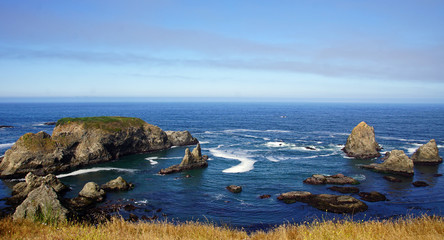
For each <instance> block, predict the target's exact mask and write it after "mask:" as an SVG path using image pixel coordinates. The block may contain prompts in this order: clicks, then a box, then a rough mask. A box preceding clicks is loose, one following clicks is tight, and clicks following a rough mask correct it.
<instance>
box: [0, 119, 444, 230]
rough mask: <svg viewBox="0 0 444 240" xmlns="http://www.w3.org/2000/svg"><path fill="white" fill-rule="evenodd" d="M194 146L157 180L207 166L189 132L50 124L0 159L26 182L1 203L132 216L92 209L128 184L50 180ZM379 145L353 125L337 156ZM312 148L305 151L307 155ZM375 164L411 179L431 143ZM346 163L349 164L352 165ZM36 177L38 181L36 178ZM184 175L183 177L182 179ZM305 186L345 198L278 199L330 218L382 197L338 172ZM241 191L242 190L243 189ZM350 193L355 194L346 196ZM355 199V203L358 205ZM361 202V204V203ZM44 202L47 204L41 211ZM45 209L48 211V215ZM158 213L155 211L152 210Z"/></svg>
mask: <svg viewBox="0 0 444 240" xmlns="http://www.w3.org/2000/svg"><path fill="white" fill-rule="evenodd" d="M194 144H197V145H196V147H195V149H194V150H193V151H192V152H191V151H190V150H189V149H188V148H187V149H186V150H185V155H184V157H183V159H182V162H181V163H180V164H178V165H173V166H171V167H168V168H166V169H161V170H160V171H159V174H162V175H166V174H173V173H178V172H182V171H187V170H190V169H196V168H206V167H207V166H208V163H207V160H208V156H206V155H202V153H201V146H200V144H199V141H198V140H197V139H196V138H194V137H193V136H191V134H190V133H189V132H188V131H177V132H174V131H167V132H164V131H163V130H161V129H160V128H158V127H156V126H154V125H150V124H148V123H146V122H144V121H142V120H140V119H137V118H122V117H98V118H69V119H68V118H67V119H61V120H59V121H58V122H57V123H56V127H55V128H54V132H53V134H52V135H49V134H47V133H45V132H39V133H37V134H33V133H28V134H25V135H23V136H22V137H21V138H20V139H19V140H18V141H17V142H16V143H15V144H14V145H13V147H12V148H11V149H10V150H8V151H7V152H6V154H5V156H4V158H3V159H0V161H1V162H0V177H2V178H13V177H22V176H24V174H25V175H26V176H25V182H21V183H18V184H16V185H15V186H14V188H13V191H12V196H11V197H10V198H8V199H7V203H8V204H10V205H12V206H13V208H15V212H14V214H13V218H14V219H18V218H32V219H35V218H36V217H43V218H45V217H49V215H48V216H46V215H45V214H46V213H47V212H51V214H52V215H54V214H55V216H56V218H57V219H56V220H57V221H59V220H61V219H65V220H66V219H68V220H73V219H80V220H85V221H90V222H98V221H102V220H106V219H109V216H110V215H109V214H110V213H112V212H116V211H119V210H120V209H122V208H123V209H124V210H125V211H128V212H131V211H132V210H134V209H135V208H137V207H135V206H134V205H132V204H126V205H116V204H109V205H106V206H105V207H104V206H101V207H97V204H98V203H101V202H103V201H104V200H105V198H106V193H107V192H114V191H130V190H131V189H133V188H134V187H135V186H134V185H133V184H132V183H128V182H126V181H125V180H124V179H123V178H121V177H118V178H116V179H113V180H110V181H109V182H107V183H106V184H103V185H101V186H99V185H98V184H96V183H94V182H88V183H86V184H85V186H84V187H83V189H82V190H81V191H80V192H79V193H78V195H77V196H76V197H74V198H71V199H66V198H63V195H64V193H65V192H66V191H67V190H68V187H67V186H65V185H64V184H63V183H61V182H60V181H59V180H58V179H57V178H56V177H55V176H54V175H53V174H54V173H60V172H64V171H68V170H73V169H75V168H78V167H82V166H87V165H92V164H95V163H99V162H104V161H110V160H114V159H118V158H119V157H120V156H124V155H129V154H135V153H143V152H151V151H158V150H163V149H168V148H170V147H171V146H185V145H194ZM381 149H382V148H381V146H380V145H379V144H378V143H377V142H376V136H375V134H374V128H373V127H371V126H369V125H367V124H366V123H365V122H361V123H359V124H358V125H357V126H356V127H355V128H354V129H353V130H352V132H351V134H350V135H349V137H348V138H347V142H346V144H345V147H344V148H343V151H344V152H345V154H346V155H347V156H349V157H351V158H355V159H361V160H366V159H372V158H378V157H380V155H381V154H380V153H379V151H380V150H381ZM309 150H312V149H309ZM381 160H382V162H381V163H372V164H366V165H362V166H361V167H362V168H364V169H370V170H374V171H377V172H383V173H389V174H395V175H404V176H409V177H411V176H413V174H414V166H415V165H421V164H440V163H442V158H441V157H440V156H439V152H438V148H437V145H436V141H435V140H434V139H432V140H430V141H429V142H428V143H427V144H424V145H422V146H420V147H419V148H418V149H417V150H416V151H415V152H414V153H413V155H412V156H411V157H408V156H407V155H406V154H405V153H404V152H403V151H401V150H392V151H390V152H387V154H386V156H385V157H383V158H382V159H381ZM351 161H353V160H351ZM39 175H40V176H39ZM186 177H187V178H188V177H191V176H190V175H187V176H186ZM383 177H384V179H386V180H387V181H390V182H393V183H396V182H402V181H403V180H401V179H399V178H396V177H393V176H383ZM303 182H304V183H305V184H312V185H326V184H329V185H341V186H332V187H328V188H326V189H327V190H329V191H335V192H339V193H341V194H347V195H336V194H327V193H321V194H312V193H311V192H306V191H291V192H286V193H280V195H279V196H278V197H277V199H278V200H281V201H283V202H284V203H286V204H291V203H295V202H301V203H305V204H308V205H310V206H312V207H314V208H317V209H319V210H321V211H327V212H333V213H352V214H353V213H357V212H362V211H366V210H367V209H368V206H367V204H366V203H365V202H376V201H388V199H387V198H386V196H385V195H384V194H383V193H379V192H375V191H370V192H361V191H360V190H359V188H358V187H356V186H342V185H358V184H359V181H357V180H356V179H353V178H351V177H348V176H344V175H343V174H341V173H338V174H335V175H320V174H313V175H312V176H311V177H308V178H307V179H305V180H304V181H303ZM412 185H413V186H415V187H426V186H428V184H427V183H426V182H421V181H417V182H414V183H412ZM226 189H227V190H228V191H230V192H232V193H235V194H242V193H241V192H242V186H237V185H230V186H228V187H226ZM247 191H248V190H247ZM352 195H356V198H355V196H352ZM270 197H271V195H270V194H263V195H260V196H259V198H260V199H267V198H270ZM357 197H359V198H360V199H361V200H362V201H361V200H359V199H357ZM363 201H364V202H363ZM42 202H48V203H50V204H49V205H41V203H42ZM48 206H50V208H51V209H48ZM159 212H160V211H159ZM156 218H157V215H153V216H152V217H146V216H145V215H144V216H142V217H140V218H139V217H138V216H136V215H134V214H132V213H130V217H129V219H128V220H130V221H137V220H146V221H151V220H154V219H156Z"/></svg>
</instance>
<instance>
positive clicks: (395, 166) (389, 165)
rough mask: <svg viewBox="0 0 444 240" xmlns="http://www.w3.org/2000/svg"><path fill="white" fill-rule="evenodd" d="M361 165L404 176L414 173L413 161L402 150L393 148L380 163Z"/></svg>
mask: <svg viewBox="0 0 444 240" xmlns="http://www.w3.org/2000/svg"><path fill="white" fill-rule="evenodd" d="M362 167H364V168H368V169H373V170H376V171H380V172H388V173H395V174H400V175H405V176H412V175H413V173H414V172H413V161H412V160H411V159H410V158H409V157H407V155H405V153H404V151H402V150H393V151H391V152H389V153H387V157H386V159H385V160H384V162H383V163H381V164H377V163H373V164H370V165H364V166H362Z"/></svg>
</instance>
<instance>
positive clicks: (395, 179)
mask: <svg viewBox="0 0 444 240" xmlns="http://www.w3.org/2000/svg"><path fill="white" fill-rule="evenodd" d="M384 179H385V180H387V181H389V182H402V180H401V179H399V178H397V177H393V176H384Z"/></svg>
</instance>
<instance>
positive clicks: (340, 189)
mask: <svg viewBox="0 0 444 240" xmlns="http://www.w3.org/2000/svg"><path fill="white" fill-rule="evenodd" d="M328 189H330V190H332V191H335V192H340V193H358V192H359V188H357V187H338V186H333V187H329V188H328Z"/></svg>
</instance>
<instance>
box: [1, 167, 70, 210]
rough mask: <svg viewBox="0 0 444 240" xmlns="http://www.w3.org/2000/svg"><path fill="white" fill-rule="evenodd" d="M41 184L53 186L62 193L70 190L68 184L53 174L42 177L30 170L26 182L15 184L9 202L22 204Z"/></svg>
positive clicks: (57, 191) (58, 192)
mask: <svg viewBox="0 0 444 240" xmlns="http://www.w3.org/2000/svg"><path fill="white" fill-rule="evenodd" d="M41 185H47V186H49V187H52V188H53V189H54V191H55V192H56V193H57V194H62V193H64V192H65V191H68V190H69V188H68V186H66V185H65V184H63V183H62V182H60V180H59V179H57V177H56V176H54V175H52V174H48V175H46V176H44V177H42V176H37V175H35V174H33V173H32V172H30V173H28V174H26V177H25V182H20V183H17V184H16V185H14V187H13V188H12V196H11V197H10V198H8V199H7V204H9V205H18V204H20V203H21V202H22V201H23V200H25V198H26V196H28V194H29V193H30V192H31V191H32V190H34V189H36V188H38V187H40V186H41Z"/></svg>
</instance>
